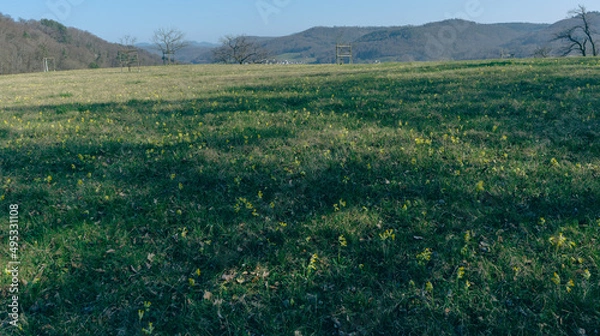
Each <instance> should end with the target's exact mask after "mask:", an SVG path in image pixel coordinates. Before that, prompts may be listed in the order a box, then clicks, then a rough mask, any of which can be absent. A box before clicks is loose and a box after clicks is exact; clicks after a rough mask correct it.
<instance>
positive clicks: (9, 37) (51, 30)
mask: <svg viewBox="0 0 600 336" xmlns="http://www.w3.org/2000/svg"><path fill="white" fill-rule="evenodd" d="M122 48H123V47H122V46H120V45H118V44H115V43H109V42H106V41H104V40H102V39H101V38H99V37H97V36H95V35H93V34H91V33H89V32H86V31H82V30H79V29H76V28H70V27H66V26H64V25H62V24H61V23H59V22H56V21H53V20H47V19H42V20H41V21H35V20H29V21H25V20H19V21H15V20H13V19H12V18H10V17H8V16H4V15H2V14H0V74H10V73H23V72H36V71H41V70H42V59H43V58H45V57H53V58H54V59H55V63H56V64H55V65H56V70H73V69H85V68H105V67H114V66H119V62H118V60H117V53H118V52H119V50H121V49H122ZM139 56H140V61H141V63H142V64H144V65H156V64H159V63H160V58H159V57H156V56H155V55H152V54H150V53H148V52H146V51H140V53H139Z"/></svg>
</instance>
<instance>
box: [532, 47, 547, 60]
mask: <svg viewBox="0 0 600 336" xmlns="http://www.w3.org/2000/svg"><path fill="white" fill-rule="evenodd" d="M551 53H552V48H550V47H548V46H545V47H537V48H536V49H535V50H534V51H533V57H535V58H546V57H550V54H551Z"/></svg>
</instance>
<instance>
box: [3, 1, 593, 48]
mask: <svg viewBox="0 0 600 336" xmlns="http://www.w3.org/2000/svg"><path fill="white" fill-rule="evenodd" d="M577 4H583V5H585V6H586V7H587V8H588V10H590V11H599V10H600V4H599V3H598V1H597V0H579V1H573V0H450V1H448V0H446V1H443V0H414V1H402V0H371V1H365V0H360V1H358V0H319V1H317V0H205V1H202V0H144V1H140V0H136V1H134V0H19V1H8V0H4V1H2V4H0V12H1V13H3V14H5V15H10V16H12V17H13V18H15V19H17V18H23V19H36V20H39V19H41V18H49V19H54V20H57V21H59V22H62V23H63V24H65V25H67V26H72V27H77V28H80V29H83V30H87V31H89V32H91V33H93V34H95V35H98V36H100V37H102V38H104V39H106V40H109V41H111V42H118V41H119V40H120V38H121V37H123V36H125V35H131V36H134V37H136V38H137V40H138V42H144V41H149V40H150V38H151V36H152V33H153V31H154V30H156V29H157V28H160V27H173V28H177V29H180V30H182V31H183V32H185V33H186V38H187V39H188V40H195V41H207V42H217V41H218V40H219V38H220V37H221V36H223V35H227V34H234V35H237V34H246V35H259V36H283V35H289V34H292V33H295V32H300V31H302V30H305V29H308V28H310V27H313V26H401V25H407V24H412V25H419V24H424V23H427V22H433V21H441V20H444V19H448V18H456V17H459V18H464V19H469V20H471V21H476V22H480V23H498V22H536V23H553V22H556V21H558V20H560V19H563V18H565V17H566V16H567V12H568V11H569V10H570V9H573V8H575V7H576V6H577Z"/></svg>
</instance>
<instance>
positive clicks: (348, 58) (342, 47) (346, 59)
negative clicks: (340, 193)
mask: <svg viewBox="0 0 600 336" xmlns="http://www.w3.org/2000/svg"><path fill="white" fill-rule="evenodd" d="M335 62H336V63H337V64H345V63H347V64H352V44H339V43H338V44H337V45H336V46H335Z"/></svg>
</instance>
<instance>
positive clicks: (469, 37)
mask: <svg viewBox="0 0 600 336" xmlns="http://www.w3.org/2000/svg"><path fill="white" fill-rule="evenodd" d="M589 16H590V19H591V21H590V22H591V23H592V26H593V27H595V28H596V32H598V33H600V13H598V12H590V13H589ZM574 24H578V22H577V21H575V19H565V20H561V21H558V22H556V23H554V24H538V23H495V24H480V23H476V22H471V21H465V20H460V19H451V20H445V21H440V22H432V23H427V24H424V25H420V26H397V27H313V28H310V29H308V30H305V31H303V32H299V33H296V34H292V35H288V36H282V37H274V38H258V37H253V38H254V39H255V41H257V43H259V44H261V45H262V46H263V47H264V48H266V49H267V50H268V51H270V53H271V55H272V57H273V58H274V59H277V60H289V61H294V62H303V63H333V62H334V61H335V45H336V43H351V44H352V45H353V54H354V61H355V62H357V63H369V62H376V61H381V62H385V61H438V60H471V59H492V58H502V57H517V58H524V57H532V56H534V54H535V52H536V50H538V49H540V48H545V49H546V50H548V51H549V55H550V56H558V55H560V49H561V46H562V45H563V42H561V41H553V39H554V37H555V36H556V34H557V33H558V32H560V31H561V30H564V29H566V28H567V27H571V26H573V25H574ZM597 40H598V41H600V35H598V36H597ZM198 52H199V53H198V54H197V55H196V57H195V58H193V59H192V60H191V62H192V63H210V62H212V57H211V56H212V55H211V48H206V49H204V50H198Z"/></svg>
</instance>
